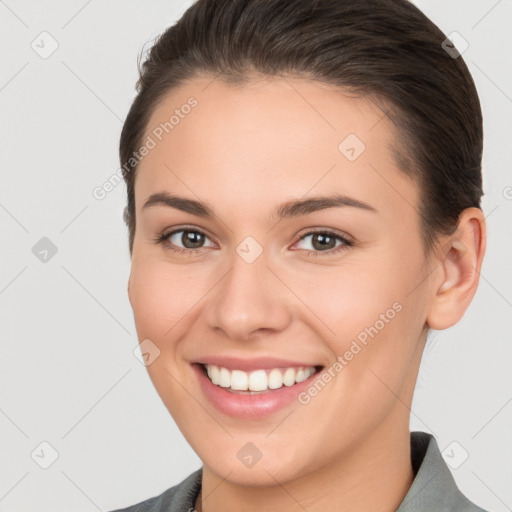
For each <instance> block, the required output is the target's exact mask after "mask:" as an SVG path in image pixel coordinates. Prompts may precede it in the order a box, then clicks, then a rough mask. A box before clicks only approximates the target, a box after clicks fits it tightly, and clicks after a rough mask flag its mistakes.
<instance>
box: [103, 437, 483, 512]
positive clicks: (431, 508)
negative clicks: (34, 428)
mask: <svg viewBox="0 0 512 512" xmlns="http://www.w3.org/2000/svg"><path fill="white" fill-rule="evenodd" d="M411 461H412V467H413V471H414V474H415V478H414V481H413V483H412V485H411V487H410V489H409V491H408V492H407V494H406V496H405V498H404V499H403V501H402V503H401V505H400V506H399V507H398V509H397V511H396V512H448V511H450V512H486V511H485V510H484V509H482V508H480V507H478V506H476V505H475V504H474V503H472V502H471V501H469V500H468V499H467V498H466V497H465V496H464V495H463V494H462V493H461V492H460V490H459V489H458V487H457V485H456V483H455V480H454V479H453V476H452V474H451V472H450V469H449V468H448V466H447V465H446V462H445V461H444V459H443V457H442V455H441V452H440V451H439V447H438V445H437V442H436V440H435V438H434V437H433V436H432V435H431V434H427V433H426V432H411ZM201 476H202V469H198V470H197V471H195V472H194V473H192V474H191V475H189V476H188V477H187V478H185V480H183V481H182V482H181V483H179V484H178V485H175V486H174V487H171V488H170V489H167V490H166V491H164V492H163V493H162V494H160V495H159V496H155V497H153V498H150V499H148V500H145V501H142V502H140V503H138V504H136V505H132V506H131V507H128V508H123V509H117V510H114V511H112V512H192V511H193V510H194V506H195V502H196V498H197V495H198V494H199V491H200V489H201Z"/></svg>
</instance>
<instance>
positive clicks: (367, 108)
mask: <svg viewBox="0 0 512 512" xmlns="http://www.w3.org/2000/svg"><path fill="white" fill-rule="evenodd" d="M191 105H193V106H191ZM395 136H396V130H395V127H394V125H393V124H392V122H391V121H390V119H389V118H388V117H387V115H386V113H385V112H384V111H383V110H381V109H380V108H379V107H378V106H377V105H376V104H374V103H372V102H371V101H369V100H368V99H365V98H355V97H353V96H350V95H348V94H347V93H346V92H344V91H343V90H341V89H340V88H337V87H334V86H331V85H328V84H324V83H320V82H316V81H312V80H306V79H299V78H290V77H288V78H284V77H272V78H266V79H260V80H255V81H251V82H249V83H242V84H228V83H225V82H223V81H221V80H219V79H215V78H214V77H205V78H196V79H193V80H191V81H189V82H187V83H185V84H183V85H181V86H180V87H178V88H176V89H173V90H172V91H170V92H169V93H168V94H167V95H166V96H165V97H164V98H163V100H162V101H160V103H159V104H158V105H157V107H156V108H155V110H154V111H153V113H152V115H151V117H150V120H149V122H148V126H147V128H146V132H145V135H144V140H149V139H151V140H152V144H151V145H152V146H153V145H154V147H153V148H152V149H151V150H150V151H149V153H148V154H147V156H145V157H144V159H143V160H142V161H141V162H140V164H139V167H138V171H137V179H136V205H137V208H140V207H141V203H142V201H143V200H144V199H145V198H147V196H149V195H150V194H152V193H155V192H160V191H164V190H167V191H171V190H172V191H177V190H179V191H181V192H183V193H186V194H187V195H188V196H189V197H193V196H194V195H196V196H199V197H201V198H207V199H211V202H212V203H214V202H217V201H220V202H226V198H227V197H229V198H230V199H232V200H233V201H234V202H236V201H237V200H238V201H240V204H243V205H244V206H245V207H246V208H247V207H250V206H254V207H257V206H258V205H261V204H262V201H270V202H272V201H275V202H278V201H281V200H282V199H289V198H296V197H302V196H304V195H305V194H308V193H318V194H320V193H322V194H326V193H330V192H332V191H333V189H336V191H342V192H343V193H349V194H353V195H356V196H358V198H359V199H361V200H363V201H365V200H369V199H373V201H374V202H375V201H377V202H381V203H386V202H389V201H395V205H396V207H397V208H399V207H400V206H402V207H403V206H405V205H403V204H402V205H401V204H400V203H403V202H404V196H405V197H407V201H406V202H409V203H412V204H417V197H416V196H417V191H416V190H415V189H416V186H415V184H414V183H413V182H411V180H410V179H409V178H408V177H406V176H405V175H404V174H403V173H402V172H401V171H399V170H398V168H397V165H396V162H395V161H394V159H393V156H392V152H391V147H390V146H391V144H392V143H393V142H394V141H395ZM234 192H236V197H235V194H234ZM226 194H230V195H229V196H227V195H226ZM378 196H379V197H378ZM400 197H402V198H401V199H400ZM409 208H410V204H409Z"/></svg>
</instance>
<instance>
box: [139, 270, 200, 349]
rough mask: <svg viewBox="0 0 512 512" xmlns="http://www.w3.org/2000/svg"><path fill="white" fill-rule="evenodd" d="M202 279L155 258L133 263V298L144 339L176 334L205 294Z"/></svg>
mask: <svg viewBox="0 0 512 512" xmlns="http://www.w3.org/2000/svg"><path fill="white" fill-rule="evenodd" d="M201 282H202V281H201V279H198V278H197V276H196V277H194V275H193V272H192V271H191V272H187V270H184V269H183V268H180V269H178V270H173V269H172V268H171V267H170V266H169V264H165V263H164V262H161V261H157V260H151V261H144V262H142V261H141V262H140V263H139V262H138V261H137V262H136V263H135V262H134V263H132V273H131V279H130V298H131V305H132V308H133V313H134V317H135V323H136V327H137V332H138V335H139V338H140V339H143V338H149V339H151V340H154V341H155V343H158V340H163V339H169V337H170V336H172V337H175V331H174V329H175V326H176V325H178V324H179V322H180V320H181V319H183V318H184V317H185V316H186V315H187V313H189V312H190V311H191V310H192V308H193V307H194V304H196V303H197V301H198V300H199V299H198V297H200V295H201V290H200V288H201Z"/></svg>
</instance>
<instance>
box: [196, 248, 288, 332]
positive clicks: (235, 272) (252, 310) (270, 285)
mask: <svg viewBox="0 0 512 512" xmlns="http://www.w3.org/2000/svg"><path fill="white" fill-rule="evenodd" d="M267 265H268V262H267V259H266V257H265V251H263V253H262V254H261V255H260V256H259V257H258V258H257V259H256V260H255V261H253V262H252V263H248V262H247V261H245V260H244V259H243V258H242V257H240V256H239V255H238V254H237V253H235V254H234V255H233V258H232V265H231V268H230V270H229V271H228V272H227V273H226V274H225V275H224V277H223V278H222V279H221V280H220V282H218V284H217V285H216V286H215V287H214V289H213V290H212V292H213V293H210V294H208V296H209V301H208V304H207V305H206V306H205V310H204V315H205V318H206V321H207V323H208V326H209V327H210V329H213V330H214V331H218V332H222V334H223V335H224V336H226V337H228V338H230V339H232V340H234V341H248V340H250V339H252V338H254V337H256V336H258V335H260V334H262V333H265V332H266V333H267V334H271V333H275V332H279V331H282V330H284V329H286V327H287V326H288V325H289V324H290V322H291V319H292V311H291V309H290V305H289V301H290V293H289V291H288V290H287V289H286V287H285V286H284V285H283V283H282V282H281V281H280V280H279V279H278V277H276V275H275V271H274V272H273V271H272V270H270V268H269V267H268V266H267Z"/></svg>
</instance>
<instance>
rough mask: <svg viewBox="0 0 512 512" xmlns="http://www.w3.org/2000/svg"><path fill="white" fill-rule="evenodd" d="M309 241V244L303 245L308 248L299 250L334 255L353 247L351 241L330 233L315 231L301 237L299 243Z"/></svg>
mask: <svg viewBox="0 0 512 512" xmlns="http://www.w3.org/2000/svg"><path fill="white" fill-rule="evenodd" d="M308 239H309V241H308V243H304V244H303V245H305V246H306V247H299V248H301V249H304V250H306V251H309V253H322V252H326V253H329V254H332V253H335V252H337V251H338V250H342V249H345V248H347V247H349V246H351V245H352V242H351V241H350V240H348V239H346V238H345V237H343V236H341V235H338V234H336V233H332V232H330V231H313V232H311V233H308V234H306V235H304V236H303V237H301V239H300V240H299V242H298V243H299V244H300V243H301V242H304V241H306V240H308Z"/></svg>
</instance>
